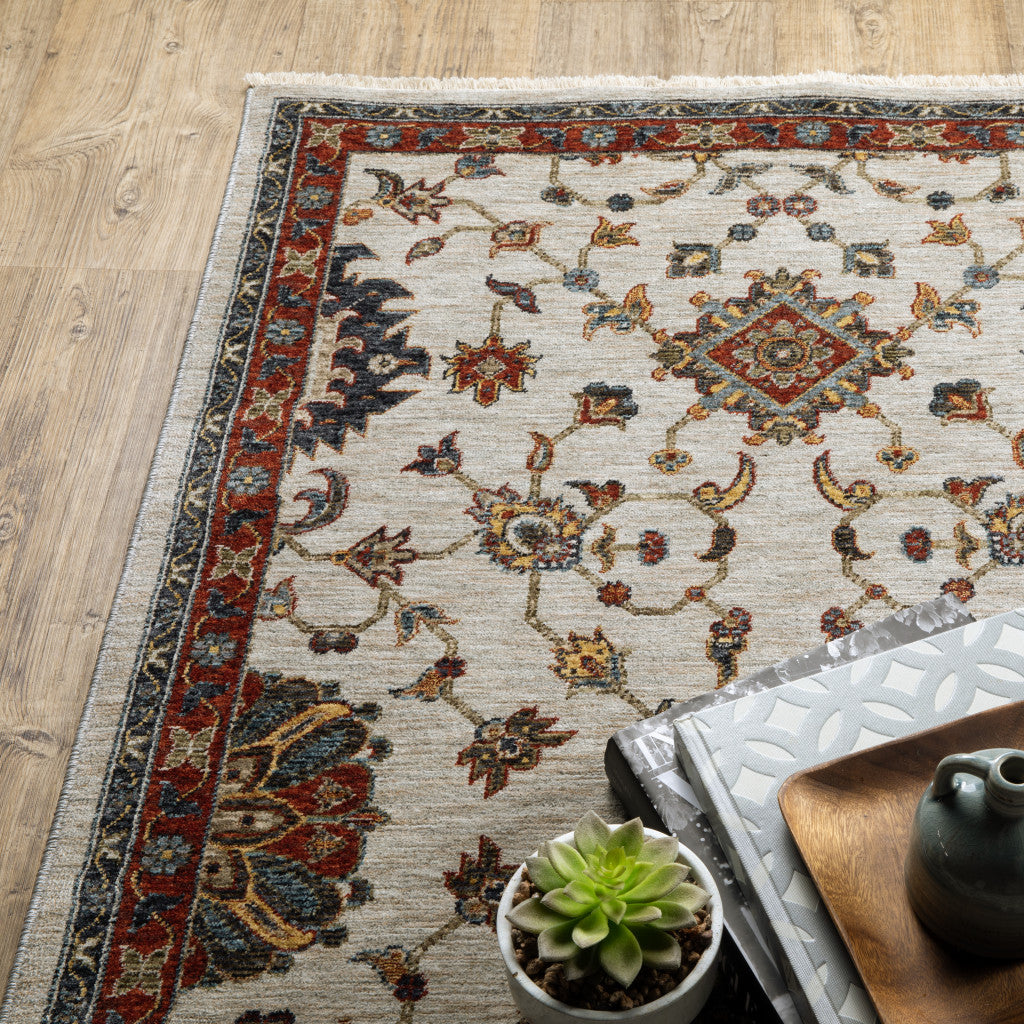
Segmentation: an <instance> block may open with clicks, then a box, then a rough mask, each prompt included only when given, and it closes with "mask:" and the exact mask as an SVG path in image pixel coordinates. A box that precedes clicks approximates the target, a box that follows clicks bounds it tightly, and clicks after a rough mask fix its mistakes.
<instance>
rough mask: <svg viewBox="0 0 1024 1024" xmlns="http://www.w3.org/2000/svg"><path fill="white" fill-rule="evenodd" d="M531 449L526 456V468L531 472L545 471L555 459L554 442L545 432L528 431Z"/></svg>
mask: <svg viewBox="0 0 1024 1024" xmlns="http://www.w3.org/2000/svg"><path fill="white" fill-rule="evenodd" d="M530 436H531V437H532V438H533V451H532V452H530V454H529V455H528V456H527V457H526V468H527V469H528V470H529V471H530V472H531V473H546V472H547V471H548V470H549V469H550V468H551V463H552V462H554V460H555V443H554V441H552V440H551V438H550V437H548V436H547V435H546V434H540V433H538V432H537V431H536V430H531V431H530Z"/></svg>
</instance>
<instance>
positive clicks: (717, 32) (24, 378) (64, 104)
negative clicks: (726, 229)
mask: <svg viewBox="0 0 1024 1024" xmlns="http://www.w3.org/2000/svg"><path fill="white" fill-rule="evenodd" d="M1022 40H1024V0H1005V2H1001V0H964V2H963V3H959V4H923V3H919V2H916V0H275V2H274V3H265V2H263V0H5V3H4V5H3V18H2V19H0V104H2V107H0V210H2V224H0V227H2V230H0V322H2V323H3V324H4V326H5V330H4V332H3V333H2V335H0V602H2V607H3V613H4V614H3V615H2V616H0V791H2V792H3V793H4V800H3V801H2V802H0V836H2V837H3V839H2V841H0V842H2V846H0V894H2V895H0V977H5V976H6V974H7V972H8V969H9V966H10V963H11V961H12V958H13V955H14V949H15V946H16V944H17V940H18V935H19V932H20V923H21V921H22V919H23V917H24V914H25V911H26V909H27V906H28V901H29V898H30V895H31V888H32V882H33V879H34V876H35V873H36V869H37V866H38V863H39V860H40V857H41V855H42V849H43V843H44V840H45V834H46V832H47V828H48V825H49V821H50V819H51V817H52V814H53V810H54V807H55V806H56V802H57V797H58V793H59V790H60V785H61V781H62V779H63V775H64V769H65V765H66V762H67V757H68V753H69V750H70V744H71V742H72V739H73V736H74V733H75V729H76V726H77V722H78V719H79V715H80V712H81V708H82V704H83V701H84V699H85V694H86V691H87V688H88V683H89V679H90V677H91V673H92V669H93V665H94V663H95V659H96V656H97V653H98V650H99V645H100V640H101V635H102V626H103V623H104V621H105V619H106V616H107V614H108V611H109V608H110V605H111V601H112V599H113V594H114V591H115V588H116V585H117V580H118V576H119V574H120V571H121V565H122V562H123V559H124V555H125V551H126V548H127V544H128V540H129V537H130V535H131V529H132V523H133V520H134V515H135V509H136V507H137V505H138V502H139V498H140V495H141V492H142V487H143V484H144V481H145V477H146V473H147V471H148V467H149V464H150V460H151V458H152V454H153V451H154V448H155V445H156V440H157V436H158V432H159V428H160V423H161V421H162V418H163V415H164V411H165V407H166V402H167V396H168V395H169V393H170V388H171V383H172V380H173V377H174V369H175V365H176V363H177V360H178V356H179V354H180V351H181V347H182V344H183V342H184V337H185V331H186V328H187V324H188V321H189V318H190V317H191V314H192V309H193V305H194V303H195V299H196V294H197V290H198V284H199V278H200V274H201V271H202V268H203V266H204V264H205V261H206V256H207V252H208V249H209V244H210V239H211V237H212V234H213V230H214V225H215V223H216V218H217V212H218V209H219V206H220V203H221V199H222V196H223V192H224V186H225V183H226V181H227V177H228V172H229V169H230V163H231V156H232V151H233V148H234V143H235V138H236V135H237V131H238V127H239V124H240V121H241V116H242V103H243V97H244V91H245V85H244V81H243V76H244V74H245V72H247V71H252V70H257V71H275V70H297V71H318V70H320V71H350V72H356V73H363V74H376V75H470V76H492V75H493V76H502V75H538V76H544V75H555V74H618V73H624V74H658V75H670V74H707V75H721V74H772V73H787V72H794V71H809V70H814V69H816V68H820V67H829V68H835V69H837V70H841V71H849V72H880V71H881V72H886V73H893V74H898V73H921V72H925V73H947V74H949V73H972V72H1003V71H1012V70H1014V69H1017V70H1020V69H1021V68H1022V66H1024V47H1022Z"/></svg>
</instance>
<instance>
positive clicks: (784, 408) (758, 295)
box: [653, 269, 913, 444]
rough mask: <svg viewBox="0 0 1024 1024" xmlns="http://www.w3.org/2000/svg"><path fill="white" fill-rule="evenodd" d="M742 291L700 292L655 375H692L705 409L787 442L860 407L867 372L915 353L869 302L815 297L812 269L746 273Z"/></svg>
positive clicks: (881, 370) (858, 297)
mask: <svg viewBox="0 0 1024 1024" xmlns="http://www.w3.org/2000/svg"><path fill="white" fill-rule="evenodd" d="M746 276H747V277H748V278H751V279H752V282H753V283H752V284H751V285H750V289H749V291H748V292H747V295H746V296H744V297H739V298H730V299H727V300H725V301H724V302H719V301H716V300H714V299H712V298H711V296H710V295H708V294H707V293H706V292H700V293H698V294H697V295H695V296H694V297H693V298H692V299H691V300H690V301H691V302H692V303H693V304H694V305H695V306H697V308H698V309H700V310H701V316H700V317H699V318H698V319H697V329H696V330H695V331H693V332H682V331H681V332H679V333H677V334H674V335H673V336H672V337H671V339H670V340H667V341H665V342H664V343H663V344H662V345H661V347H660V348H659V349H658V350H657V351H656V352H655V353H653V358H654V359H655V360H657V362H658V363H659V364H660V365H659V368H658V369H657V370H655V371H654V376H655V378H656V379H659V380H664V379H666V378H667V377H668V376H669V375H671V376H672V377H676V378H687V379H692V380H693V381H694V383H695V384H696V386H697V390H698V391H699V392H700V395H701V399H700V403H701V405H702V406H703V407H704V408H705V409H706V410H708V411H710V410H713V409H723V408H724V409H727V410H728V411H729V412H734V413H740V414H742V415H745V416H746V417H747V420H748V423H749V425H750V427H751V429H752V430H754V431H756V432H757V434H758V436H759V437H761V438H769V437H770V438H773V439H774V440H776V441H777V442H778V443H779V444H789V442H790V441H792V440H793V439H794V438H798V437H806V435H808V434H810V433H811V431H813V430H814V429H815V428H816V427H817V426H818V423H819V420H820V417H821V414H822V413H830V412H837V411H838V410H840V409H843V408H846V407H852V408H859V407H862V406H863V405H864V403H865V402H866V398H865V397H864V396H865V394H866V392H867V391H868V389H869V388H870V386H871V378H872V377H888V376H890V375H891V374H892V373H894V372H896V371H897V370H899V369H901V368H902V366H903V365H904V364H903V360H904V359H905V358H906V357H907V356H909V355H912V354H913V353H912V352H911V351H910V350H909V349H907V348H905V347H904V346H903V345H901V344H900V343H899V342H898V341H897V340H896V339H895V338H894V337H893V336H892V335H891V334H889V333H887V332H886V331H877V330H871V329H870V328H869V327H868V323H867V320H866V318H865V317H864V316H863V313H862V311H863V310H864V309H865V308H866V307H867V306H868V305H870V303H872V302H873V301H874V300H873V298H872V297H871V296H870V295H868V294H866V293H865V292H857V293H856V294H855V295H853V296H852V297H851V298H849V299H845V300H839V299H835V298H824V297H819V296H818V294H817V291H816V287H815V285H814V284H813V282H814V280H815V279H816V278H818V277H820V276H821V275H820V273H819V272H818V271H816V270H805V271H803V273H801V274H798V275H795V274H791V273H790V272H789V271H787V270H785V269H780V270H778V271H777V272H776V273H775V274H774V275H767V274H765V273H763V272H761V271H754V270H752V271H750V272H748V273H747V275H746Z"/></svg>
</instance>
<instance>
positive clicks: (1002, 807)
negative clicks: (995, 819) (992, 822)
mask: <svg viewBox="0 0 1024 1024" xmlns="http://www.w3.org/2000/svg"><path fill="white" fill-rule="evenodd" d="M985 803H986V804H987V805H988V807H989V808H991V810H993V811H995V812H996V814H1001V815H1003V817H1006V818H1021V817H1024V751H1021V750H1008V751H1007V752H1006V753H1004V754H1002V755H1001V756H1000V757H997V758H996V759H995V760H994V761H993V762H992V766H991V768H990V769H989V772H988V775H987V776H986V778H985Z"/></svg>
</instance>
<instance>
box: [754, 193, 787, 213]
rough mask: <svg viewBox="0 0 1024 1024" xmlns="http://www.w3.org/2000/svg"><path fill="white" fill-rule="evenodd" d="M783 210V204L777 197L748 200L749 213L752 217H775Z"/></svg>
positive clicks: (763, 196)
mask: <svg viewBox="0 0 1024 1024" xmlns="http://www.w3.org/2000/svg"><path fill="white" fill-rule="evenodd" d="M781 209H782V203H780V202H779V200H778V198H777V197H776V196H769V195H759V196H751V197H750V198H749V199H748V200H747V213H749V214H750V216H751V217H774V216H775V214H777V213H778V212H779V210H781Z"/></svg>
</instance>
